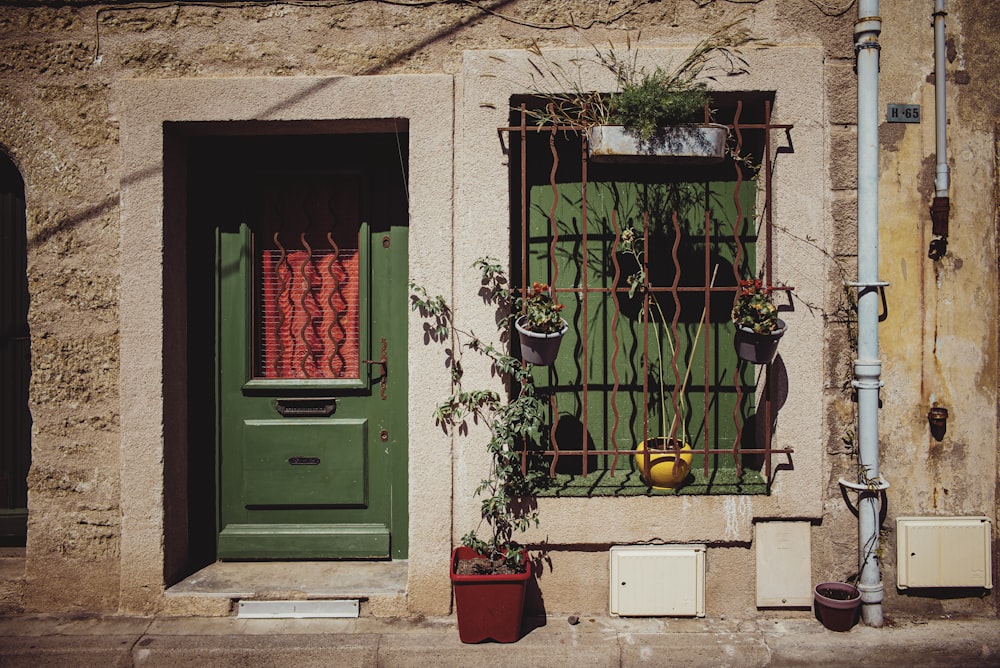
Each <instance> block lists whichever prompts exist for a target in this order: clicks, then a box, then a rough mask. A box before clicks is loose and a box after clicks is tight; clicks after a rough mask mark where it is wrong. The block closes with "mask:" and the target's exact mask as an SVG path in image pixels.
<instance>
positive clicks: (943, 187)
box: [927, 0, 950, 260]
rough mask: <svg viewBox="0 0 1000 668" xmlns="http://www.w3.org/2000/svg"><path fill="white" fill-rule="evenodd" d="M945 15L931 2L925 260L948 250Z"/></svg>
mask: <svg viewBox="0 0 1000 668" xmlns="http://www.w3.org/2000/svg"><path fill="white" fill-rule="evenodd" d="M947 15H948V12H946V11H945V8H944V0H934V15H933V16H934V139H935V142H934V143H935V151H936V153H937V168H936V170H935V172H934V201H933V202H932V203H931V222H932V224H933V227H932V233H933V237H932V238H931V243H930V249H929V250H928V251H927V256H928V257H929V258H931V259H932V260H939V259H941V258H942V257H943V256H944V254H945V253H946V252H947V250H948V213H949V209H950V206H949V200H948V186H949V182H948V137H947V130H948V109H947V102H946V98H945V92H946V86H945V43H944V17H945V16H947Z"/></svg>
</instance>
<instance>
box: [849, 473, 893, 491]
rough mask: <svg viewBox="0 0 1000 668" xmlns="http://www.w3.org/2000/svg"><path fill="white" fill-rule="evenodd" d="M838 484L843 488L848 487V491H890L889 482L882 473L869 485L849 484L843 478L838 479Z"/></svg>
mask: <svg viewBox="0 0 1000 668" xmlns="http://www.w3.org/2000/svg"><path fill="white" fill-rule="evenodd" d="M837 482H838V483H840V486H841V487H847V488H848V489H853V490H854V491H856V492H881V491H884V490H887V489H889V481H888V480H886V479H885V478H883V477H882V474H881V473H880V474H879V476H878V477H877V478H875V479H874V480H872V481H871V482H870V483H869V484H865V483H860V482H848V481H847V480H844V479H843V478H838V479H837Z"/></svg>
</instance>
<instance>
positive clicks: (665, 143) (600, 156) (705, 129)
mask: <svg viewBox="0 0 1000 668" xmlns="http://www.w3.org/2000/svg"><path fill="white" fill-rule="evenodd" d="M728 135H729V129H728V128H727V127H726V126H724V125H716V124H710V125H670V126H666V127H664V128H661V130H660V132H659V133H657V134H656V135H654V136H653V137H650V138H649V139H647V140H642V139H640V138H639V136H638V135H637V134H635V133H633V132H630V131H628V130H626V129H625V128H624V127H622V126H620V125H595V126H594V127H592V128H590V129H588V130H587V151H588V155H589V156H590V159H591V160H593V161H596V162H648V161H654V162H694V163H701V164H710V163H713V162H721V161H722V159H723V158H725V157H726V138H727V136H728Z"/></svg>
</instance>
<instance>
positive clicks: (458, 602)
mask: <svg viewBox="0 0 1000 668" xmlns="http://www.w3.org/2000/svg"><path fill="white" fill-rule="evenodd" d="M479 556H481V555H480V554H479V553H477V552H476V551H475V550H473V549H470V548H468V547H464V546H463V547H456V548H455V550H454V551H453V552H452V553H451V583H452V586H453V587H454V590H455V613H456V615H457V616H458V637H459V639H461V641H462V642H464V643H479V642H483V641H485V640H493V641H496V642H517V641H518V640H520V639H521V621H522V620H523V618H524V591H525V589H526V588H527V585H528V578H530V577H531V562H530V561H526V562H525V569H524V572H523V573H514V574H511V575H459V574H457V573H456V572H455V570H456V568H457V565H458V562H459V561H462V560H466V559H474V558H476V557H479Z"/></svg>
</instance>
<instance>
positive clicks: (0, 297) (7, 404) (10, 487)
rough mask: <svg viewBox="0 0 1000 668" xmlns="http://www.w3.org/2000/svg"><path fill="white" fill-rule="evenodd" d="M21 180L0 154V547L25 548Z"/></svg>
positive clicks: (27, 449) (26, 367)
mask: <svg viewBox="0 0 1000 668" xmlns="http://www.w3.org/2000/svg"><path fill="white" fill-rule="evenodd" d="M27 246H28V243H27V228H26V217H25V200H24V181H23V180H22V179H21V175H20V173H18V171H17V167H15V166H14V163H13V162H11V161H10V159H9V158H7V157H6V156H4V155H0V546H8V547H10V546H24V544H25V537H26V535H27V518H28V483H27V476H28V468H29V467H30V465H31V413H30V411H29V409H28V385H29V381H30V379H31V337H30V335H29V331H28V274H27Z"/></svg>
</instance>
